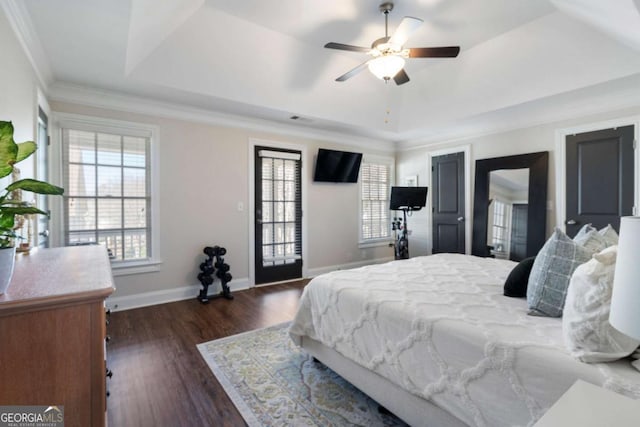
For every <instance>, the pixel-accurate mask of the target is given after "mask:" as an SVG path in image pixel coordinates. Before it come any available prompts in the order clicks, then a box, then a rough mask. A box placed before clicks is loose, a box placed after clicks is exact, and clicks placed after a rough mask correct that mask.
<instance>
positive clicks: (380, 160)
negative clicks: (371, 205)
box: [358, 154, 396, 249]
mask: <svg viewBox="0 0 640 427" xmlns="http://www.w3.org/2000/svg"><path fill="white" fill-rule="evenodd" d="M365 163H374V164H382V165H386V166H389V198H390V197H391V187H393V186H394V185H395V177H396V171H395V159H394V158H393V157H388V156H376V155H371V154H364V155H363V156H362V164H365ZM387 227H388V228H389V237H382V238H380V237H377V238H373V239H365V238H363V237H362V174H360V175H359V177H358V248H359V249H365V248H373V247H379V246H387V245H389V243H393V234H392V233H391V215H389V223H388V224H387Z"/></svg>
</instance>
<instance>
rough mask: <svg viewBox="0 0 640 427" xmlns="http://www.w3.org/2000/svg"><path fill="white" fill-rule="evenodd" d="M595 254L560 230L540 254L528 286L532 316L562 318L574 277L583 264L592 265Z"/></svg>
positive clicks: (534, 264)
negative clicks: (592, 257)
mask: <svg viewBox="0 0 640 427" xmlns="http://www.w3.org/2000/svg"><path fill="white" fill-rule="evenodd" d="M593 253H594V252H593V251H591V250H589V249H587V248H585V247H583V246H581V245H579V244H578V243H576V242H574V241H573V240H571V238H570V237H569V236H567V235H566V234H565V233H563V232H562V231H561V230H560V229H558V228H556V229H555V231H554V232H553V234H552V235H551V237H550V238H549V240H547V242H546V243H545V244H544V246H543V247H542V249H540V252H538V255H537V256H536V260H535V262H534V263H533V268H532V269H531V275H530V276H529V284H528V286H527V304H528V305H529V314H531V315H534V316H549V317H560V316H562V309H563V308H564V300H565V298H566V296H567V288H568V287H569V280H571V275H572V274H573V272H574V271H575V269H576V268H577V267H578V266H579V265H580V264H583V263H585V262H587V261H589V260H590V259H591V256H592V255H593Z"/></svg>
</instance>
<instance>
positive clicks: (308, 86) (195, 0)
mask: <svg viewBox="0 0 640 427" xmlns="http://www.w3.org/2000/svg"><path fill="white" fill-rule="evenodd" d="M23 3H24V5H25V6H26V10H27V11H28V15H29V16H28V18H29V20H30V21H31V22H32V25H33V29H34V30H35V33H36V34H37V38H38V39H39V42H40V44H41V45H42V48H43V50H44V52H45V53H46V56H47V61H48V62H49V66H50V68H51V70H52V74H53V82H51V83H52V86H53V87H55V86H56V85H68V84H73V85H80V86H87V87H90V88H94V89H98V90H109V91H114V92H119V93H123V94H129V95H135V96H144V97H148V98H152V99H155V100H159V101H165V102H171V103H177V104H181V105H186V106H191V107H197V108H203V109H208V110H212V111H216V112H225V113H230V114H235V115H241V116H246V117H251V118H259V119H267V120H271V121H276V122H283V123H286V122H291V121H290V120H289V117H290V116H292V115H297V116H300V117H302V118H303V120H300V121H298V122H297V125H299V126H307V127H316V128H322V129H329V130H335V131H339V132H343V133H346V134H351V135H359V136H367V137H371V138H376V139H379V140H387V141H393V142H409V141H429V140H437V139H443V138H450V137H454V136H458V135H462V134H464V133H469V132H471V133H472V132H480V131H487V130H490V129H491V128H492V127H500V126H503V127H504V125H505V123H504V122H503V121H501V117H505V118H506V117H510V118H511V119H513V118H514V114H516V113H515V112H518V114H523V115H527V114H529V115H532V114H537V112H538V111H545V113H546V115H547V116H549V115H550V113H552V112H553V111H555V110H558V111H559V112H560V111H562V110H563V109H566V108H567V105H574V104H576V103H579V100H580V99H585V100H586V99H589V97H591V96H593V95H594V94H601V93H603V92H605V93H606V88H604V89H603V85H607V84H610V85H611V87H612V88H614V89H615V90H617V91H621V93H622V92H623V91H624V90H625V89H626V88H627V87H629V88H634V87H637V83H638V77H640V74H638V73H640V12H639V11H638V8H637V6H636V3H637V2H634V1H633V0H628V1H623V0H618V1H615V2H606V7H605V5H604V2H601V1H597V0H551V1H542V0H538V1H531V0H483V1H482V2H479V1H477V0H446V1H445V0H416V1H401V0H398V1H396V6H395V9H394V10H393V12H392V13H391V15H390V19H389V24H390V31H393V29H394V28H395V26H396V25H398V24H399V22H400V20H401V19H402V17H403V16H405V15H408V16H415V17H419V18H421V19H423V20H424V24H423V25H422V26H421V27H420V28H419V29H418V31H416V32H415V33H414V35H413V36H412V37H411V38H410V41H409V43H408V44H407V45H408V46H447V45H459V46H461V53H460V55H459V57H458V58H455V59H411V60H409V61H408V62H407V65H406V70H407V73H408V74H409V76H410V78H411V81H410V82H409V83H407V84H405V85H403V86H396V85H394V84H385V83H384V82H383V81H381V80H378V79H376V78H375V77H374V76H373V75H371V74H370V73H369V72H362V73H361V74H359V75H358V76H356V77H354V78H352V79H350V80H348V81H347V82H343V83H338V82H335V81H334V79H335V78H336V77H337V76H339V75H341V74H343V73H344V72H346V71H347V70H349V69H351V68H353V67H355V66H356V65H358V64H359V63H361V62H363V61H364V60H365V59H366V57H365V56H364V55H363V54H360V53H355V52H340V51H335V50H328V49H324V48H323V45H324V44H325V43H326V42H329V41H334V42H341V43H348V44H354V45H362V46H369V45H370V44H371V42H372V41H373V40H375V39H377V38H379V37H381V36H383V35H384V19H383V16H382V15H381V14H380V13H379V12H378V4H377V3H376V2H372V1H371V0H348V1H346V0H325V1H322V2H320V1H313V2H312V1H300V0H277V1H276V0H245V1H228V0H227V1H221V0H163V1H162V2H159V1H157V0H110V1H104V0H49V1H40V0H25V1H24V2H23ZM617 24H624V27H622V28H626V29H625V30H624V31H621V30H620V28H621V26H620V25H617ZM633 25H635V26H633ZM627 29H628V30H627ZM636 91H637V90H636ZM568 99H570V100H571V103H567V102H566V101H567V100H568ZM577 100H578V101H577ZM611 107H615V106H614V105H612V106H611ZM554 109H555V110H554ZM529 119H532V117H529ZM515 120H516V121H518V120H521V118H519V117H516V118H515ZM533 121H535V120H533Z"/></svg>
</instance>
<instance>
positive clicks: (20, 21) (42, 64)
mask: <svg viewBox="0 0 640 427" xmlns="http://www.w3.org/2000/svg"><path fill="white" fill-rule="evenodd" d="M0 7H2V10H4V13H5V15H6V17H7V20H8V21H9V24H10V25H11V29H12V30H13V32H14V33H15V35H16V37H17V38H18V41H19V42H20V45H21V46H22V49H23V50H24V53H25V55H26V56H27V58H28V59H29V62H30V63H31V66H32V67H33V70H34V71H35V73H36V76H37V77H38V81H39V83H40V85H41V86H42V88H43V89H44V90H45V92H46V91H47V89H48V88H49V85H50V84H51V83H52V82H53V72H52V70H51V65H50V64H49V59H48V57H47V55H46V54H45V52H44V49H43V48H42V43H41V42H40V38H39V37H38V33H37V32H36V31H35V29H34V26H33V22H32V21H31V16H30V15H29V11H28V10H27V7H26V6H25V4H24V2H23V1H18V0H3V1H0Z"/></svg>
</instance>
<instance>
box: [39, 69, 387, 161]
mask: <svg viewBox="0 0 640 427" xmlns="http://www.w3.org/2000/svg"><path fill="white" fill-rule="evenodd" d="M48 94H49V99H50V100H52V101H59V102H68V103H72V104H79V105H85V106H88V107H95V108H104V109H109V110H115V111H121V112H127V113H137V114H143V115H147V116H156V117H164V118H170V119H179V120H185V121H190V122H196V123H205V124H209V125H214V126H222V127H231V128H238V129H245V130H253V131H258V132H269V133H275V134H280V135H286V136H294V137H300V138H308V139H318V140H323V141H327V142H334V143H337V144H341V145H348V146H356V147H360V148H366V149H368V150H376V151H382V152H388V153H393V152H394V151H395V144H394V143H393V142H391V141H385V140H380V139H378V140H376V139H372V138H365V137H359V136H355V135H349V134H346V133H340V132H334V131H327V130H322V129H313V128H302V127H299V126H292V125H287V124H284V123H277V122H273V121H269V120H264V119H255V118H250V117H244V116H240V115H234V114H227V113H221V112H219V111H212V110H207V109H203V108H196V107H190V106H187V105H183V104H176V103H168V102H163V101H158V100H154V99H150V98H144V97H139V96H132V95H126V94H123V93H118V92H114V91H110V90H103V89H95V88H89V87H84V86H79V85H74V84H70V83H58V82H56V83H54V84H53V85H51V86H50V87H49V92H48Z"/></svg>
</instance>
